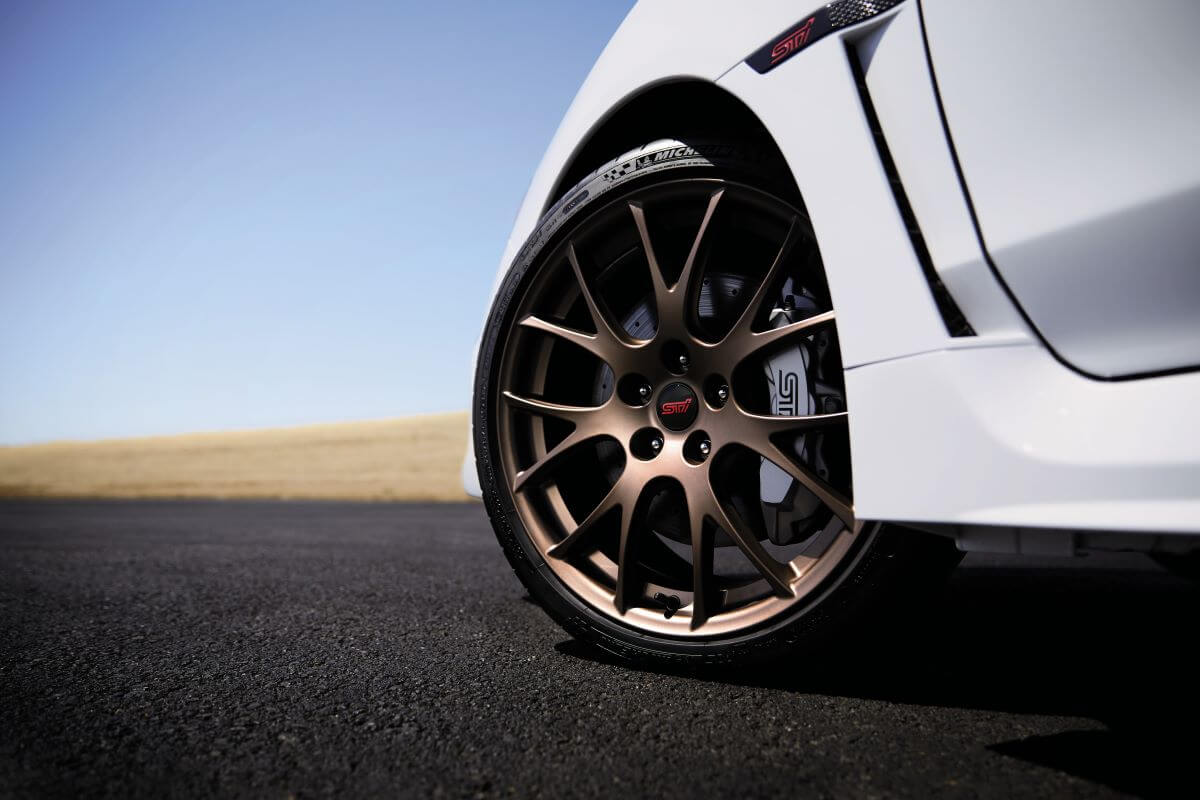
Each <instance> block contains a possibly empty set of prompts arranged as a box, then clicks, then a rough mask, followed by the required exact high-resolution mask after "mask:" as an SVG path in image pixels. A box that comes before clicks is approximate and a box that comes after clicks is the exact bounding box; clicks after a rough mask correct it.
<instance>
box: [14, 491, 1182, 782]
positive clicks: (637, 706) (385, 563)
mask: <svg viewBox="0 0 1200 800" xmlns="http://www.w3.org/2000/svg"><path fill="white" fill-rule="evenodd" d="M1198 608H1200V592H1198V591H1197V589H1196V588H1195V587H1194V586H1193V585H1192V584H1190V583H1188V582H1186V581H1183V580H1181V579H1178V578H1175V577H1172V576H1170V575H1168V574H1167V573H1165V572H1163V571H1162V570H1161V569H1159V568H1158V567H1156V566H1155V565H1154V564H1153V563H1152V562H1151V561H1150V560H1149V559H1147V558H1145V557H1143V556H1137V555H1129V556H1115V557H1104V558H1090V559H1077V560H1062V561H1059V560H1038V561H1029V560H1018V559H1010V558H990V559H988V558H968V559H967V561H966V562H964V565H963V566H962V567H961V568H960V569H959V570H958V571H957V572H956V574H955V575H954V577H953V578H952V580H951V581H950V583H949V584H948V586H947V587H946V590H945V591H944V593H943V594H942V595H941V596H940V597H939V598H938V599H937V600H936V602H935V603H934V604H933V605H932V606H930V607H928V608H927V609H924V610H922V611H921V612H920V613H914V614H912V615H910V618H906V619H903V620H900V621H898V622H893V623H891V624H890V625H889V626H888V628H887V630H886V631H878V630H876V631H868V630H863V631H848V632H847V635H846V641H845V643H844V645H845V646H844V647H842V646H839V647H838V648H837V649H834V650H831V651H830V652H827V653H821V654H812V655H810V656H809V657H808V658H806V659H804V660H803V661H802V662H787V663H780V664H778V665H772V666H771V667H770V668H761V669H755V670H740V671H737V672H733V673H730V672H713V673H695V674H669V673H661V672H646V671H637V670H633V669H630V668H628V667H625V666H622V665H619V664H615V663H612V662H611V661H610V660H609V659H608V658H606V657H605V656H604V654H602V653H598V652H595V651H592V650H590V649H588V648H587V647H584V646H582V645H580V644H578V643H576V642H574V641H572V640H571V639H570V638H569V637H568V636H566V635H565V634H564V633H562V632H561V631H560V630H559V629H558V628H557V627H556V626H555V625H554V624H553V623H552V622H551V621H550V620H549V619H548V618H547V617H546V616H545V614H543V612H542V611H541V610H540V609H539V608H538V607H537V606H535V605H534V604H533V603H532V602H530V601H529V599H528V598H527V596H526V595H525V592H524V591H523V589H522V587H521V586H520V584H519V583H518V581H517V580H516V578H515V577H514V576H513V574H512V572H511V571H510V570H509V568H508V565H507V564H506V563H505V561H504V558H503V556H502V555H501V553H500V551H499V548H498V546H497V545H496V543H495V540H494V539H493V538H492V535H491V531H490V529H489V527H488V525H487V521H486V519H485V517H484V514H483V511H482V508H481V507H480V506H478V505H389V504H378V505H367V504H336V503H272V502H236V503H235V502H215V501H214V502H10V503H5V504H0V795H2V796H58V795H72V796H77V795H89V796H122V797H127V796H154V797H162V796H211V795H236V796H254V797H280V798H283V797H289V796H296V797H305V796H326V795H350V796H362V795H386V796H418V797H427V796H451V797H459V796H468V797H469V796H493V795H515V796H522V797H524V796H551V797H558V796H565V795H572V796H578V795H606V796H620V797H640V796H657V797H693V796H711V797H717V796H725V797H730V796H732V797H745V796H752V797H759V796H789V797H796V796H799V797H806V796H813V797H820V796H829V797H847V796H855V797H857V796H864V797H866V796H873V797H879V796H911V797H921V798H924V797H931V796H947V797H975V796H988V797H1013V796H1055V797H1065V796H1069V797H1076V796H1077V797H1097V796H1114V795H1126V794H1134V795H1148V796H1193V797H1194V796H1197V778H1196V773H1195V770H1194V766H1193V763H1192V761H1193V759H1194V758H1195V753H1196V752H1197V744H1198V743H1200V737H1198V736H1197V733H1196V727H1197V719H1198V718H1200V717H1198V716H1197V711H1198V710H1200V704H1198V703H1197V688H1196V686H1197V677H1198V675H1200V671H1198V670H1197V667H1198V666H1200V656H1197V654H1196V648H1195V644H1196V638H1197V631H1198V629H1200V628H1198V625H1197V619H1198V618H1197V613H1196V612H1197V610H1198Z"/></svg>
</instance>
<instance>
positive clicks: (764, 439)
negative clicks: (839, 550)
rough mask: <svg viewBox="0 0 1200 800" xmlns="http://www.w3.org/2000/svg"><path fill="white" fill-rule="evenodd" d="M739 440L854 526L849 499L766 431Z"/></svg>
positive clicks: (839, 517)
mask: <svg viewBox="0 0 1200 800" xmlns="http://www.w3.org/2000/svg"><path fill="white" fill-rule="evenodd" d="M821 416H825V417H835V416H839V415H836V414H825V415H821ZM776 432H778V431H771V433H776ZM739 441H740V443H741V444H743V445H745V446H746V447H749V448H750V449H751V450H753V451H754V452H756V453H758V454H759V455H760V456H762V457H763V458H765V459H767V460H768V461H770V462H771V463H773V464H775V466H777V467H779V468H780V469H782V470H783V471H784V472H786V473H787V474H789V475H791V476H792V477H793V478H795V479H796V480H797V481H799V482H800V483H801V485H803V486H804V488H806V489H808V490H809V491H810V492H812V493H813V494H815V495H816V496H817V499H818V500H820V501H821V502H822V503H824V504H825V505H826V506H827V507H828V508H829V510H830V511H832V512H833V513H834V515H836V516H837V518H838V519H840V520H841V521H842V522H844V523H845V524H846V525H847V527H850V528H853V527H854V507H853V506H852V505H851V503H850V501H849V500H847V499H846V498H845V497H843V496H842V495H841V494H840V493H839V492H838V491H837V490H836V489H834V488H833V487H832V486H830V485H829V484H828V483H826V482H825V481H824V480H822V479H821V478H820V477H818V476H817V475H815V474H814V473H813V472H812V471H811V470H810V469H809V468H808V467H806V466H804V465H803V464H799V463H797V462H796V461H795V459H792V458H789V457H788V455H787V454H786V453H784V452H783V451H782V450H780V449H779V448H778V447H777V446H776V445H775V443H774V442H772V441H771V439H770V436H769V434H768V433H767V431H765V430H764V431H762V432H760V433H759V434H758V435H757V436H754V435H750V436H743V437H742V438H740V439H739Z"/></svg>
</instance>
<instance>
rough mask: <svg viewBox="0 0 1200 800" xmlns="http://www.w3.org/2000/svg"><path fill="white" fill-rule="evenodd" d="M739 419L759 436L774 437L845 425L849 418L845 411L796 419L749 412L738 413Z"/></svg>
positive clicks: (808, 415) (809, 415)
mask: <svg viewBox="0 0 1200 800" xmlns="http://www.w3.org/2000/svg"><path fill="white" fill-rule="evenodd" d="M740 414H741V417H742V419H743V420H745V422H744V423H743V424H745V425H747V426H749V425H754V426H755V427H757V429H758V431H757V432H758V433H759V435H761V434H766V435H767V436H774V435H776V434H779V433H788V432H795V433H804V432H805V431H812V430H818V429H820V428H831V427H834V426H836V425H845V424H846V422H847V420H848V419H849V417H848V416H847V414H846V412H845V411H839V412H837V413H834V414H807V415H801V416H796V417H790V416H783V415H779V414H751V413H750V412H749V411H740Z"/></svg>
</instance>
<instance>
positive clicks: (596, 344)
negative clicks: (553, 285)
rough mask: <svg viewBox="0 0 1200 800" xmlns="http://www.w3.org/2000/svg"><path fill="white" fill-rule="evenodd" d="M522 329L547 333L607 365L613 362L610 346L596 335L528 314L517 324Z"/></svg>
mask: <svg viewBox="0 0 1200 800" xmlns="http://www.w3.org/2000/svg"><path fill="white" fill-rule="evenodd" d="M519 324H520V325H521V327H522V328H531V329H533V330H537V331H542V332H543V333H548V334H550V335H551V336H557V337H558V338H559V339H562V340H563V341H566V342H570V343H571V344H574V345H577V346H579V347H582V348H583V349H584V350H587V351H588V352H589V353H591V354H592V355H594V356H595V357H596V358H598V359H600V360H601V361H603V362H605V363H606V364H609V366H612V364H611V363H610V362H611V361H612V360H613V348H612V346H611V344H610V343H609V342H608V341H606V340H604V339H601V338H600V336H599V335H598V334H594V333H586V332H584V331H580V330H576V329H574V328H568V327H566V326H565V325H559V324H558V323H557V322H550V321H549V320H545V319H542V318H541V317H538V316H534V315H533V314H530V315H529V316H527V317H525V318H524V319H522V320H521V322H520V323H519Z"/></svg>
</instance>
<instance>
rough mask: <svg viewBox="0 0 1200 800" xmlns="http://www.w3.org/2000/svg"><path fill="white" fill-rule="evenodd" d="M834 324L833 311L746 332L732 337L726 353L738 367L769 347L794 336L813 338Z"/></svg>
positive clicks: (729, 360)
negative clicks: (762, 329)
mask: <svg viewBox="0 0 1200 800" xmlns="http://www.w3.org/2000/svg"><path fill="white" fill-rule="evenodd" d="M833 323H834V314H833V312H832V311H824V312H822V313H820V314H814V315H813V316H811V317H806V318H804V319H801V320H797V321H795V322H789V323H788V324H787V325H781V326H779V327H778V328H768V329H767V330H765V331H758V332H752V331H745V332H742V333H740V334H739V335H738V336H735V337H730V340H729V341H727V342H726V349H725V350H724V353H725V354H726V358H727V359H728V362H729V364H730V365H731V366H733V367H736V366H737V365H738V364H740V363H741V362H743V361H745V360H746V359H747V358H749V357H750V356H752V355H754V354H755V353H756V352H758V351H759V350H761V349H763V348H764V347H767V346H769V345H773V344H777V343H779V342H781V341H783V340H784V339H787V338H788V337H792V336H811V335H812V334H814V333H816V332H817V331H819V330H821V329H822V328H826V327H831V326H832V325H833Z"/></svg>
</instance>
